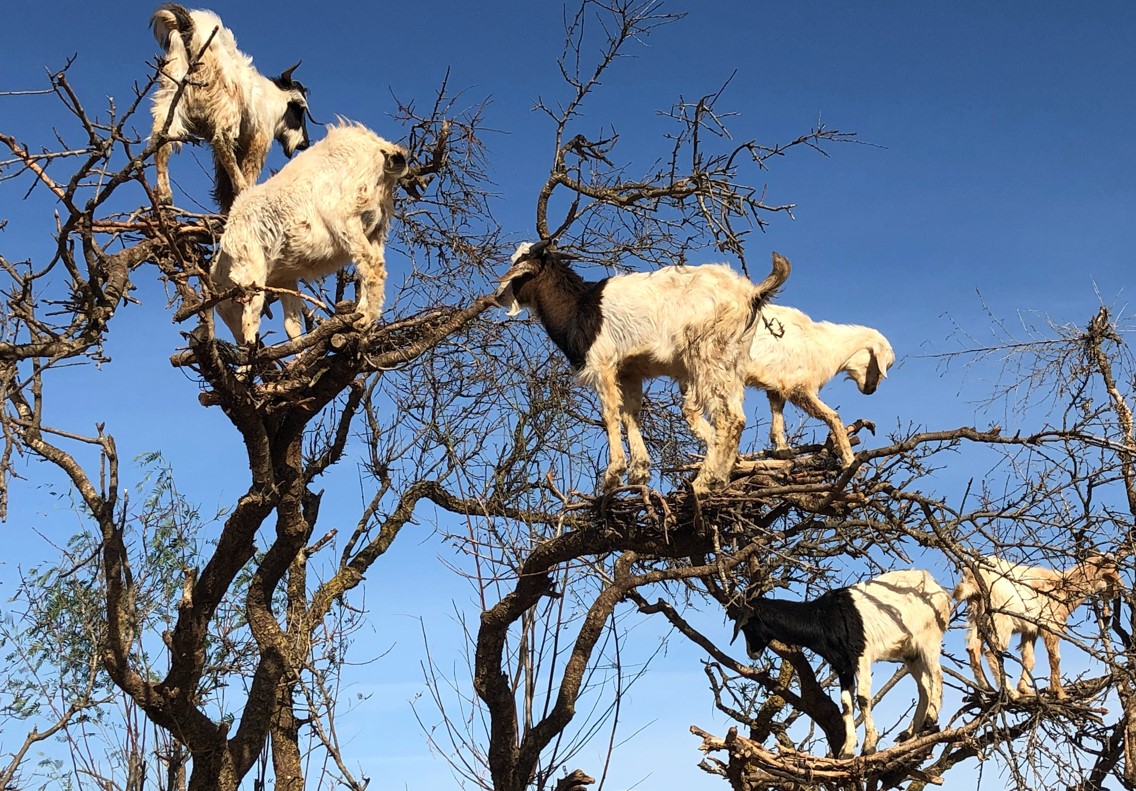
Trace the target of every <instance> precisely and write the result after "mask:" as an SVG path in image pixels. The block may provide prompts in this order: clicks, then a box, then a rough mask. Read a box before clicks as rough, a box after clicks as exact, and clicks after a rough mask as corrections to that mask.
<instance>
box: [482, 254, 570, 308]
mask: <svg viewBox="0 0 1136 791" xmlns="http://www.w3.org/2000/svg"><path fill="white" fill-rule="evenodd" d="M553 255H558V256H560V257H561V258H565V257H567V256H564V255H563V254H561V253H557V252H556V251H555V248H554V245H553V240H552V239H542V240H541V241H539V242H523V243H521V244H520V245H519V246H518V247H517V251H516V252H515V253H513V256H512V258H510V259H509V260H510V263H511V266H510V267H509V271H508V272H506V273H505V274H504V275H502V277H501V280H500V285H498V286H497V292H496V293H495V294H494V295H493V298H494V300H495V301H496V302H497V304H498V305H499V306H501V307H503V308H505V310H506V311H507V312H508V314H509V315H510V316H516V315H517V314H518V313H520V312H521V310H523V309H524V308H527V307H528V306H529V303H528V302H527V301H526V300H525V299H524V296H523V295H520V294H518V290H519V289H520V288H521V287H522V286H523V285H524V284H525V283H526V282H528V281H529V280H530V279H531V278H532V277H534V276H535V275H537V274H539V273H540V272H541V271H542V270H543V269H544V265H545V262H546V259H547V258H548V257H549V256H553Z"/></svg>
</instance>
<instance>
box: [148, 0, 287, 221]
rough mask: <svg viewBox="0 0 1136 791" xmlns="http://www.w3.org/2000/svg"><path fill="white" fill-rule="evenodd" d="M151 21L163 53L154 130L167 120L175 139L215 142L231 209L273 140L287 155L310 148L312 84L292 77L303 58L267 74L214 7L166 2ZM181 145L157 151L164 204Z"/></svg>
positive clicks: (219, 180)
mask: <svg viewBox="0 0 1136 791" xmlns="http://www.w3.org/2000/svg"><path fill="white" fill-rule="evenodd" d="M150 24H151V27H152V29H153V31H154V38H156V39H157V40H158V44H159V45H161V47H162V50H163V51H164V53H165V55H164V57H163V62H162V67H161V69H160V76H159V79H158V89H157V91H156V92H155V93H154V102H153V106H152V112H153V116H154V127H153V133H152V135H153V136H155V137H156V136H157V135H159V134H160V133H161V132H162V130H163V129H166V123H167V121H168V123H169V127H168V129H166V134H167V135H168V136H169V137H172V138H181V137H185V136H187V135H195V136H197V137H201V138H204V139H205V140H206V141H207V142H208V143H209V145H210V147H211V148H212V149H213V165H214V170H215V173H216V176H215V180H214V187H213V197H214V198H215V199H216V200H217V203H218V204H219V205H220V207H221V211H222V212H223V213H227V212H228V211H229V208H230V207H231V206H232V203H233V199H234V198H235V197H236V195H237V194H238V193H239V192H240V191H241V190H243V189H244V188H245V187H247V186H250V185H252V184H255V183H256V179H257V177H258V176H259V175H260V171H261V169H262V168H263V167H264V161H265V159H267V158H268V149H269V147H270V146H271V145H272V139H273V138H276V140H277V141H278V142H279V143H280V145H281V146H282V147H283V148H284V153H285V155H287V156H288V157H291V156H292V155H293V154H294V153H295V152H296V151H302V150H303V149H305V148H307V147H308V128H307V123H306V121H305V116H306V115H307V114H308V99H307V89H306V88H305V87H304V86H303V85H302V84H301V83H299V82H297V81H296V80H294V79H292V72H293V71H295V69H296V66H299V65H300V64H299V63H297V64H296V66H292V67H291V68H290V69H287V70H286V71H285V72H284V73H283V74H281V75H280V76H279V77H275V78H272V79H269V78H268V77H265V76H264V75H262V74H261V73H260V72H258V71H257V70H256V69H255V68H253V65H252V58H250V57H249V56H248V55H246V54H244V53H243V52H241V51H240V50H239V49H237V40H236V38H235V37H234V36H233V32H232V31H231V30H229V29H228V28H227V27H225V26H224V25H223V24H222V23H221V20H220V18H218V16H217V15H216V14H214V13H213V12H212V11H188V10H186V9H185V8H183V7H182V6H180V5H177V4H175V3H167V4H166V5H163V6H162V7H161V8H159V9H158V10H157V11H156V12H154V16H153V18H152V19H151V20H150ZM195 61H196V65H194V66H193V68H192V69H191V68H190V66H191V64H194V62H195ZM183 82H184V83H185V84H184V87H182V83H183ZM179 88H181V91H182V92H181V95H180V96H179V95H178V91H179ZM175 100H176V105H175ZM171 111H172V117H171ZM175 145H177V144H176V143H169V144H165V145H162V146H161V147H160V148H159V149H158V150H157V152H156V153H155V155H154V164H155V166H156V168H157V171H158V179H157V192H158V199H159V200H160V201H161V202H163V203H170V202H172V200H173V193H172V192H171V190H170V173H169V160H170V150H171V148H173V147H174V146H175Z"/></svg>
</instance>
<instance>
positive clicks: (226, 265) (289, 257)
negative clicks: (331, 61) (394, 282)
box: [211, 121, 407, 343]
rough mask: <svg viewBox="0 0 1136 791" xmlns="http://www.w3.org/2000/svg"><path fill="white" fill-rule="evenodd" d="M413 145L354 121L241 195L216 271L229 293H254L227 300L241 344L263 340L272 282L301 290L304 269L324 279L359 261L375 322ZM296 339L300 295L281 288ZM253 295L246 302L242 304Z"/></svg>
mask: <svg viewBox="0 0 1136 791" xmlns="http://www.w3.org/2000/svg"><path fill="white" fill-rule="evenodd" d="M406 158H407V153H406V149H404V148H403V147H402V146H400V145H396V144H395V143H391V142H389V141H387V140H384V139H383V138H381V137H379V136H378V135H376V134H375V133H374V132H372V131H371V130H369V129H367V128H365V127H363V126H360V125H357V124H352V123H349V122H346V121H341V122H340V124H339V125H337V126H333V127H331V128H329V129H328V132H327V137H325V138H324V139H323V140H320V141H319V142H318V143H316V144H315V145H313V146H312V147H311V148H310V149H308V150H307V151H305V152H304V153H302V154H300V155H299V156H298V157H296V158H295V159H293V160H292V161H291V162H289V163H288V164H287V165H285V166H284V168H283V169H281V171H280V172H279V173H277V174H276V175H275V176H273V177H272V178H270V179H268V181H266V182H264V183H263V184H258V185H256V186H254V187H250V188H249V189H247V190H245V191H244V192H242V193H241V194H240V195H238V196H237V200H236V201H235V202H234V203H233V208H232V211H230V213H229V220H228V222H227V223H226V225H225V233H224V235H223V236H222V237H221V243H220V245H219V247H218V251H217V256H216V258H215V259H214V261H213V268H212V271H211V275H212V279H213V286H214V288H215V289H216V290H217V291H218V292H219V293H220V292H223V291H225V290H226V289H227V288H230V287H232V286H241V287H243V288H245V289H246V290H247V291H246V293H245V294H244V295H243V296H241V297H239V298H237V299H235V300H232V301H225V302H222V303H220V304H219V305H218V306H217V311H218V313H220V314H221V318H222V319H224V321H225V323H226V324H227V325H228V326H229V329H230V330H232V333H233V337H235V338H236V339H237V341H238V342H240V343H255V342H256V334H257V329H258V328H259V326H260V314H261V309H262V308H263V306H264V287H265V286H270V287H275V288H282V289H288V290H289V291H293V292H294V291H296V286H297V280H299V279H300V278H319V277H323V276H325V275H329V274H331V273H332V272H335V271H337V270H339V269H341V268H342V267H343V266H344V265H346V264H347V263H348V262H350V261H354V262H355V269H356V271H357V272H358V274H359V281H360V282H359V284H358V286H357V292H356V293H357V294H358V299H357V302H356V306H355V310H356V312H358V313H362V314H363V321H364V322H373V321H375V319H377V318H378V317H379V314H380V313H381V312H382V309H383V289H384V286H385V284H386V277H387V272H386V262H385V259H384V255H383V243H384V240H385V239H386V234H387V229H388V228H389V227H390V218H391V212H392V211H393V209H394V188H395V184H396V182H397V180H398V179H399V178H400V177H401V176H403V175H404V174H405V173H406V171H407V161H406ZM280 301H281V304H282V305H283V309H284V329H285V330H286V331H287V333H288V337H289V338H297V337H299V335H300V334H301V332H302V329H301V328H302V324H301V306H300V299H299V298H298V297H297V296H296V295H294V294H288V293H285V294H283V295H282V296H281V299H280ZM237 302H243V303H244V304H243V306H242V305H238V304H236V303H237Z"/></svg>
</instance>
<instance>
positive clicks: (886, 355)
mask: <svg viewBox="0 0 1136 791" xmlns="http://www.w3.org/2000/svg"><path fill="white" fill-rule="evenodd" d="M894 362H895V352H893V351H892V348H891V344H890V343H888V340H887V338H885V337H884V336H883V334H882V333H880V332H879V331H878V330H874V329H872V328H871V327H861V326H859V325H858V324H833V323H831V322H827V321H813V320H812V319H810V318H809V317H808V316H806V315H805V314H804V313H802V312H801V311H799V310H797V309H796V308H791V307H788V306H786V305H766V306H765V307H763V308H762V310H761V318H760V319H759V320H758V327H757V332H755V333H754V335H753V342H752V343H751V344H750V349H749V359H748V360H747V362H746V363H745V380H746V384H747V385H748V386H750V387H758V388H760V389H762V390H764V391H765V393H766V395H767V396H768V397H769V408H770V412H771V413H772V421H771V423H770V427H769V438H770V440H771V441H772V442H773V447H775V448H776V449H777V450H785V449H787V448H788V447H789V443H788V441H787V440H786V437H785V401H786V400H788V401H790V402H792V403H793V404H795V405H796V406H797V407H799V408H800V409H802V410H804V411H805V412H806V413H808V414H809V415H811V416H812V417H815V418H817V419H819V420H823V421H824V422H825V424H826V425H827V426H828V429H829V435H830V436H831V437H832V444H833V447H834V449H835V450H836V452H837V454H838V455H839V457H840V462H841V464H842V465H843V466H845V467H847V466H849V465H850V464H851V463H852V461H853V460H854V456H853V454H852V445H851V443H850V442H849V441H848V434H847V432H846V431H845V429H844V423H843V422H842V421H841V419H840V415H838V414H837V413H836V410H834V409H832V408H831V407H830V406H828V405H827V404H825V403H824V402H823V401H821V400H820V395H819V393H820V389H821V388H822V387H824V385H825V384H827V383H828V382H829V380H831V379H832V378H833V377H834V376H836V375H837V374H839V373H844V374H846V375H847V378H849V379H851V380H852V381H854V382H855V383H856V386H857V387H858V388H859V389H860V392H861V393H864V394H865V395H871V394H872V393H874V392H875V391H876V387H877V386H878V385H879V383H880V381H881V380H882V379H885V378H887V371H888V368H890V367H891V365H892V364H893V363H894ZM683 412H684V413H685V414H686V417H687V421H688V422H689V423H690V424H691V426H692V428H694V431H695V433H696V434H698V435H699V436H700V437H701V438H702V439H703V440H705V439H706V435H707V432H708V430H709V427H708V426H707V425H706V421H705V420H703V419H702V416H701V414H700V413H699V412H698V410H697V407H696V405H694V404H692V403H688V402H686V401H685V400H684V404H683Z"/></svg>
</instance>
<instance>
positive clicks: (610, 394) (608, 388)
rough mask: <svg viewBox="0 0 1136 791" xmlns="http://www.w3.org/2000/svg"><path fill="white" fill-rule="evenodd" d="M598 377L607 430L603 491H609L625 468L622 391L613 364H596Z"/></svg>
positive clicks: (619, 482)
mask: <svg viewBox="0 0 1136 791" xmlns="http://www.w3.org/2000/svg"><path fill="white" fill-rule="evenodd" d="M598 374H599V378H598V381H597V382H596V392H597V393H598V394H599V398H600V413H601V415H600V416H601V418H602V419H603V424H604V431H605V432H607V449H608V464H607V469H606V470H605V471H604V477H603V491H604V492H605V493H606V492H610V491H612V490H613V489H616V488H618V487H619V485H620V484H621V483H622V482H623V473H624V472H625V471H626V470H627V457H626V456H625V455H624V453H623V436H622V434H621V432H620V410H621V408H622V403H621V399H622V393H621V390H620V387H619V383H618V381H617V378H616V372H615V366H614V365H612V364H603V365H600V366H598Z"/></svg>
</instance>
